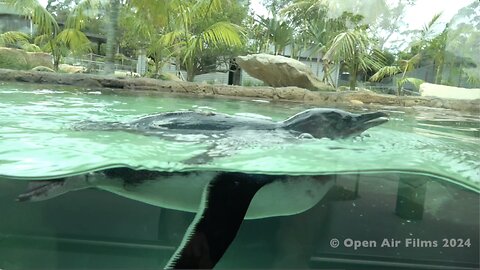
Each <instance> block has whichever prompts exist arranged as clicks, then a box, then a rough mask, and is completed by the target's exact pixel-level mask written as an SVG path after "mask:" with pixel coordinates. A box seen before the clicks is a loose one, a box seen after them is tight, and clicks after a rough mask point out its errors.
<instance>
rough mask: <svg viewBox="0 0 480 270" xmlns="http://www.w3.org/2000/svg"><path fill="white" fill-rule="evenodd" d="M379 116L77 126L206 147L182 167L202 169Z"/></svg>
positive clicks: (348, 131) (176, 118) (185, 118)
mask: <svg viewBox="0 0 480 270" xmlns="http://www.w3.org/2000/svg"><path fill="white" fill-rule="evenodd" d="M387 120H388V119H387V115H386V114H385V113H383V112H371V113H363V114H356V113H350V112H346V111H342V110H339V109H328V108H313V109H308V110H305V111H302V112H300V113H297V114H295V115H293V116H291V117H289V118H287V119H286V120H283V121H278V122H276V121H272V120H270V119H266V118H259V117H247V116H239V115H228V114H222V113H216V112H199V111H176V112H166V113H159V114H154V115H149V116H145V117H142V118H140V119H137V120H134V121H131V122H128V123H122V122H85V121H84V122H81V123H79V124H77V125H76V126H75V129H79V130H120V131H128V132H134V133H140V134H144V135H153V136H159V137H161V138H164V139H169V140H178V141H189V140H190V141H192V140H193V141H194V142H200V143H202V144H205V145H207V146H208V148H207V150H206V151H204V152H203V153H201V154H198V155H196V156H194V157H191V158H190V159H188V160H184V161H183V163H184V164H205V163H208V162H210V161H212V160H213V159H214V158H216V157H225V156H228V155H232V154H234V153H235V151H236V150H239V149H241V148H252V147H255V146H256V145H273V144H284V143H287V142H289V141H291V140H292V139H305V138H306V139H310V138H317V139H320V138H330V139H338V138H346V137H350V136H355V135H359V134H361V133H362V132H363V131H365V130H367V129H369V128H371V127H374V126H377V125H380V124H382V123H385V122H386V121H387Z"/></svg>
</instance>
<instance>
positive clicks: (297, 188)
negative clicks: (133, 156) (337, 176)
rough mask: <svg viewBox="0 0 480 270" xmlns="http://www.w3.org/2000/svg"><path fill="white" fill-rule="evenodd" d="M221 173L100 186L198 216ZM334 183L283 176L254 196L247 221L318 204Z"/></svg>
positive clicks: (328, 179) (315, 177) (320, 179)
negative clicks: (214, 180)
mask: <svg viewBox="0 0 480 270" xmlns="http://www.w3.org/2000/svg"><path fill="white" fill-rule="evenodd" d="M219 174H220V173H218V172H198V173H197V172H196V173H190V174H179V175H172V176H169V177H161V178H158V179H152V180H146V181H144V182H142V183H139V184H133V185H132V184H128V185H125V184H124V183H123V182H120V181H115V182H112V181H108V184H105V183H99V184H98V185H97V186H96V187H97V188H99V189H102V190H106V191H109V192H112V193H115V194H117V195H120V196H122V197H126V198H129V199H133V200H136V201H141V202H144V203H147V204H150V205H154V206H158V207H163V208H168V209H173V210H180V211H186V212H192V213H196V212H197V211H199V207H200V204H201V199H202V194H203V193H204V192H205V189H206V187H207V185H208V184H209V183H210V182H211V181H212V180H213V179H214V178H215V177H217V176H218V175H219ZM333 184H334V181H333V180H331V179H330V178H328V177H319V176H287V177H285V176H279V178H278V180H274V181H272V182H271V183H269V184H266V185H265V186H263V187H262V188H261V189H260V190H259V191H258V192H257V193H256V194H255V196H254V197H253V199H252V201H251V203H250V206H249V208H248V211H247V213H246V216H245V219H259V218H267V217H274V216H288V215H294V214H298V213H302V212H304V211H306V210H308V209H310V208H311V207H313V206H314V205H316V204H317V203H318V202H319V201H320V200H321V199H322V198H323V197H324V196H325V194H326V193H327V192H328V190H330V188H331V187H332V186H333Z"/></svg>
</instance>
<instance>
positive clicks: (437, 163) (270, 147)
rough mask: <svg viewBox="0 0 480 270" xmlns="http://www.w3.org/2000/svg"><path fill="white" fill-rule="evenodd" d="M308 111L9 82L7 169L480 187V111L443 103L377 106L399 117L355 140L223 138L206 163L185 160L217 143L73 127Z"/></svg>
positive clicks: (4, 101)
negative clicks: (190, 112)
mask: <svg viewBox="0 0 480 270" xmlns="http://www.w3.org/2000/svg"><path fill="white" fill-rule="evenodd" d="M309 107H311V106H308V105H304V104H292V103H266V102H262V101H259V100H227V99H216V98H200V97H175V96H171V95H153V96H152V95H150V96H145V95H128V94H112V93H100V92H99V91H95V90H89V89H80V88H73V87H70V88H61V87H52V86H42V85H36V86H35V85H26V84H10V83H3V84H1V85H0V138H1V140H0V175H3V176H7V177H10V178H11V177H16V178H30V179H31V178H36V177H43V178H45V177H54V176H61V175H69V174H74V173H79V172H85V171H90V170H94V169H98V168H106V167H112V166H118V165H127V166H131V167H133V168H146V169H154V170H163V171H185V170H224V171H243V172H256V173H270V174H325V173H342V172H362V171H363V172H367V171H369V172H376V171H379V172H385V171H403V172H415V173H419V174H433V175H436V176H440V177H443V178H446V179H451V180H454V181H457V182H461V183H465V184H467V185H469V186H474V187H478V186H479V183H480V152H479V150H478V149H480V147H479V144H480V140H479V137H480V119H479V116H478V115H471V114H468V113H460V112H455V111H449V110H443V109H432V108H416V109H401V108H396V107H382V108H378V109H377V110H382V111H386V112H387V113H388V114H389V115H390V121H389V122H388V123H386V124H383V125H381V126H378V127H374V128H372V129H370V130H368V131H366V132H365V133H364V134H363V135H362V136H360V137H356V138H350V139H342V140H329V139H321V140H317V139H315V140H311V139H310V140H308V139H305V140H295V141H291V140H290V141H284V140H281V139H279V138H277V137H275V136H266V135H265V134H262V135H261V136H258V135H257V134H255V133H252V134H246V135H243V136H242V138H230V139H229V141H228V140H227V141H225V140H224V141H222V143H221V144H220V146H219V148H220V149H219V150H218V151H219V152H222V151H223V152H224V153H223V154H222V157H219V158H216V159H214V160H212V161H211V162H209V163H207V164H202V165H188V164H185V163H183V161H185V160H187V159H189V158H191V157H194V156H196V155H198V154H201V153H203V152H204V151H206V150H207V149H208V147H209V146H210V145H211V143H212V141H208V140H205V139H202V138H196V139H193V140H190V141H186V142H185V141H172V140H164V139H160V138H158V137H154V136H143V135H140V134H133V133H128V132H124V131H79V130H73V129H72V126H74V125H75V124H76V123H78V122H79V121H83V120H94V121H129V120H133V119H136V118H138V117H141V116H144V115H147V114H151V113H158V112H165V111H173V110H185V109H200V110H213V111H217V112H223V113H229V114H236V113H249V114H258V115H262V116H267V117H271V118H272V119H274V120H281V119H284V118H286V117H288V116H290V115H292V114H295V113H297V112H299V111H302V110H304V109H306V108H309ZM343 109H346V110H350V111H359V109H358V108H357V109H355V108H343ZM222 147H223V148H222ZM225 153H226V154H225Z"/></svg>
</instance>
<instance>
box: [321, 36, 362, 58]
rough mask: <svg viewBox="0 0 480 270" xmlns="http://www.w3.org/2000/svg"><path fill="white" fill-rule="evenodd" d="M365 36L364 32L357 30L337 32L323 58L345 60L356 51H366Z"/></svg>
mask: <svg viewBox="0 0 480 270" xmlns="http://www.w3.org/2000/svg"><path fill="white" fill-rule="evenodd" d="M366 49H367V37H366V35H365V33H364V32H361V31H358V30H352V31H347V32H343V33H340V34H338V35H337V36H336V37H335V38H334V39H333V42H332V44H331V45H330V48H329V49H328V51H327V52H326V53H325V56H324V59H328V60H335V61H340V60H345V59H348V58H351V57H352V56H353V55H354V54H356V53H357V52H359V51H360V52H362V51H366Z"/></svg>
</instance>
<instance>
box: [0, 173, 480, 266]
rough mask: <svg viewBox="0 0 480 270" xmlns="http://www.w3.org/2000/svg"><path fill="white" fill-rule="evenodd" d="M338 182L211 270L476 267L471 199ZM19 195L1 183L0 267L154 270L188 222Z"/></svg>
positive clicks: (97, 194)
mask: <svg viewBox="0 0 480 270" xmlns="http://www.w3.org/2000/svg"><path fill="white" fill-rule="evenodd" d="M335 183H336V184H335V186H334V187H332V188H331V189H330V191H329V192H328V194H327V195H326V196H325V197H324V199H322V201H320V202H319V203H318V204H316V205H315V206H314V207H313V208H311V209H309V210H307V211H305V212H303V213H301V214H297V215H292V216H284V217H272V218H264V219H255V220H245V221H244V222H243V224H242V226H241V228H240V231H239V233H238V235H237V237H236V239H235V240H234V242H233V243H232V245H231V246H230V248H229V249H228V250H227V252H226V254H225V255H224V257H223V258H222V260H221V261H220V263H219V264H218V266H217V267H218V268H257V269H258V268H307V267H309V268H319V269H325V268H352V267H355V268H363V269H372V268H378V269H387V268H391V269H402V268H405V269H406V268H409V267H410V268H412V267H413V268H415V269H422V268H428V267H432V266H451V267H467V268H471V269H476V268H478V267H479V261H478V260H479V258H478V254H479V245H478V239H479V211H480V209H479V203H478V200H479V197H478V196H479V195H478V193H477V192H474V191H470V190H467V189H464V188H462V187H459V186H457V185H455V184H451V183H448V182H445V181H443V180H440V179H436V178H432V177H425V176H418V175H413V174H393V173H389V174H352V175H337V176H336V177H335ZM25 187H26V183H25V182H21V181H12V180H8V179H3V180H1V181H0V212H1V213H2V216H4V217H8V218H7V219H2V222H1V223H0V262H1V263H2V265H0V267H2V268H4V269H33V268H35V269H39V268H48V269H74V268H75V269H78V268H88V269H93V268H95V269H97V268H109V269H112V268H116V269H118V268H122V269H139V268H141V269H154V268H159V267H162V266H163V265H164V264H165V263H166V262H167V260H168V259H169V257H170V256H171V255H172V254H173V252H174V250H175V248H176V247H177V245H178V244H179V243H180V241H181V239H182V237H183V234H184V232H185V230H186V228H187V227H188V225H189V224H190V222H191V220H192V218H193V214H190V213H185V212H180V211H174V210H168V209H162V208H158V207H154V206H150V205H147V204H143V203H140V202H136V201H133V200H128V199H124V198H122V197H119V196H116V195H113V194H111V193H106V192H102V191H98V190H93V189H88V190H82V191H78V192H73V193H68V194H65V195H63V196H60V197H58V198H54V199H51V200H48V201H44V202H37V203H19V202H15V201H14V199H15V197H16V196H17V195H18V194H20V193H22V192H24V190H25ZM285 199H286V200H288V198H285ZM272 203H273V204H275V202H272ZM334 238H335V239H338V241H339V246H338V247H336V248H333V247H332V246H331V241H332V239H334ZM385 239H386V240H385ZM444 239H445V240H444ZM452 239H454V240H452ZM459 239H460V240H459ZM365 240H366V241H369V242H368V245H369V246H368V245H363V244H359V245H360V246H356V245H355V243H357V244H358V243H360V242H359V241H365ZM467 240H469V241H470V245H469V246H466V245H463V246H460V242H459V241H463V242H462V243H463V244H465V243H466V242H465V241H467ZM398 241H400V242H398ZM445 241H447V242H448V244H453V245H457V247H444V244H445ZM384 242H385V243H387V242H388V243H389V244H385V243H384ZM450 242H451V243H450ZM395 243H397V244H396V245H395ZM433 243H436V244H433ZM382 244H383V246H382ZM372 245H375V246H372ZM389 245H390V246H389ZM415 245H416V246H415ZM422 245H423V246H422ZM434 245H436V246H434ZM24 258H29V259H28V260H25V259H24Z"/></svg>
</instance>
